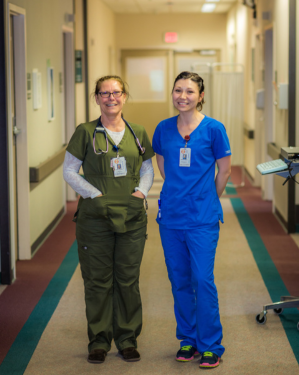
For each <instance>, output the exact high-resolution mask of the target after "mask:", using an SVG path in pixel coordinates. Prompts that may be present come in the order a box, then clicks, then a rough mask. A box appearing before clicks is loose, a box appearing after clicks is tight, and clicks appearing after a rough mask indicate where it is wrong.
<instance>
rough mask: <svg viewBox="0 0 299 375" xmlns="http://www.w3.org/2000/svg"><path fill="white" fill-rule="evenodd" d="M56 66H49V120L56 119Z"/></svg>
mask: <svg viewBox="0 0 299 375" xmlns="http://www.w3.org/2000/svg"><path fill="white" fill-rule="evenodd" d="M54 103H55V100H54V68H52V67H48V120H49V121H53V120H54V119H55V111H54V109H55V108H54Z"/></svg>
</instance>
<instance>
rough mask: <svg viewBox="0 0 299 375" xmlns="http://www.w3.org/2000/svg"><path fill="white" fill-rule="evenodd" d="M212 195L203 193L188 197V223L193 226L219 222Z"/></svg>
mask: <svg viewBox="0 0 299 375" xmlns="http://www.w3.org/2000/svg"><path fill="white" fill-rule="evenodd" d="M214 201H215V198H214V194H213V195H212V194H211V192H209V191H208V192H205V193H203V194H200V195H189V210H190V221H191V222H192V224H194V225H203V224H211V223H215V222H218V221H219V218H218V210H217V206H216V205H215V204H214Z"/></svg>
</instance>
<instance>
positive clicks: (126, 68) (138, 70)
mask: <svg viewBox="0 0 299 375" xmlns="http://www.w3.org/2000/svg"><path fill="white" fill-rule="evenodd" d="M169 60H170V59H169V52H168V51H145V50H144V51H139V50H130V51H129V50H126V51H122V53H121V61H122V77H123V78H124V80H125V81H126V82H127V83H128V85H129V93H130V98H129V100H128V102H127V103H126V105H125V106H124V117H125V119H126V120H127V121H129V122H133V123H135V124H140V125H142V126H144V128H145V129H146V131H147V134H148V136H149V138H150V140H152V137H153V134H154V131H155V128H156V126H157V125H158V123H159V122H160V121H161V120H163V119H165V118H168V117H169V116H170V112H171V111H170V106H171V103H172V101H171V89H172V87H171V84H172V82H169V81H170V80H169V72H170V71H172V67H171V66H170V65H171V64H170V62H169ZM153 165H154V169H155V175H156V176H160V172H159V171H158V168H157V165H156V162H155V160H153Z"/></svg>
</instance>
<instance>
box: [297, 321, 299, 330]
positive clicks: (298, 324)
mask: <svg viewBox="0 0 299 375" xmlns="http://www.w3.org/2000/svg"><path fill="white" fill-rule="evenodd" d="M297 329H298V331H299V322H298V323H297Z"/></svg>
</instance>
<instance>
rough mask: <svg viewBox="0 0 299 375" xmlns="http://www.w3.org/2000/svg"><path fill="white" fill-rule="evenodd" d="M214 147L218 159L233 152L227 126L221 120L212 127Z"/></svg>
mask: <svg viewBox="0 0 299 375" xmlns="http://www.w3.org/2000/svg"><path fill="white" fill-rule="evenodd" d="M212 149H213V154H214V156H215V159H216V160H218V159H221V158H224V157H225V156H229V155H231V154H232V153H231V149H230V144H229V139H228V136H227V133H226V130H225V127H224V125H223V124H221V123H220V122H219V123H217V124H216V126H213V128H212Z"/></svg>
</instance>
